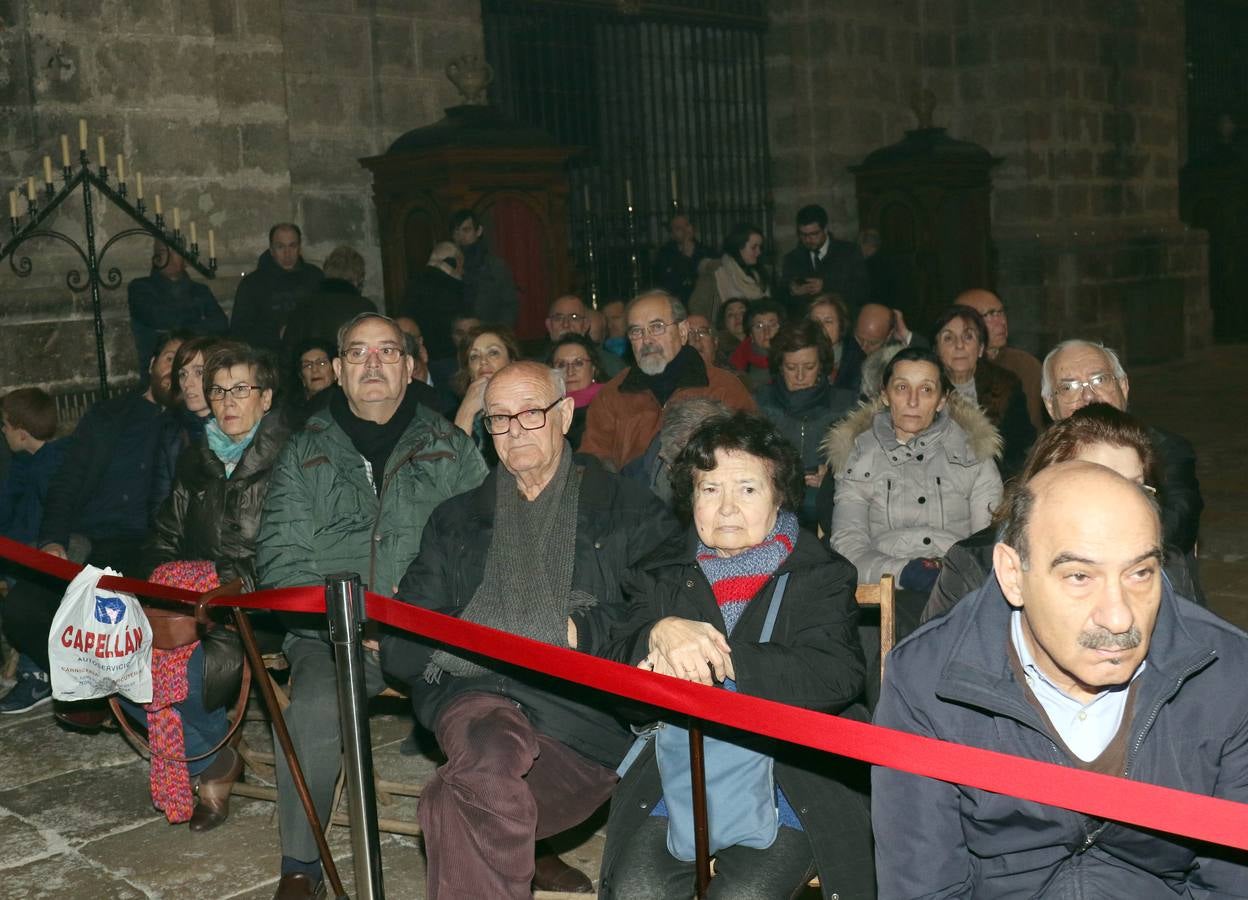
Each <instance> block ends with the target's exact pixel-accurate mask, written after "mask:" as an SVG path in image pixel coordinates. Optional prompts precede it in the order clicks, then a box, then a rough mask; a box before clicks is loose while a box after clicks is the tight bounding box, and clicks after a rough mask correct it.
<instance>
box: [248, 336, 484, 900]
mask: <svg viewBox="0 0 1248 900" xmlns="http://www.w3.org/2000/svg"><path fill="white" fill-rule="evenodd" d="M404 347H405V345H404V341H403V333H402V331H400V330H399V327H398V326H397V325H396V324H395V323H394V322H393V321H392V320H390V319H388V318H386V317H385V316H381V315H377V314H376V313H362V314H360V315H358V316H356V317H355V318H354V319H352V320H351V321H350V322H348V323H347V324H346V325H344V326H343V327H342V329H341V330H340V331H339V333H338V358H337V359H335V360H334V372H335V374H336V375H337V376H338V383H339V385H340V386H341V388H342V390H341V391H336V390H335V393H334V394H333V396H332V397H331V398H330V401H329V403H328V405H327V407H326V408H325V409H324V410H323V411H322V412H320V413H317V414H315V415H313V416H312V417H311V418H310V419H309V420H308V423H307V425H306V426H305V427H304V429H303V431H301V432H299V433H297V434H295V435H294V436H292V437H291V439H290V443H289V444H288V445H287V446H286V449H285V450H284V451H283V453H282V456H281V459H280V460H279V461H278V463H277V467H276V468H275V469H274V472H273V476H272V479H271V481H270V483H269V492H268V495H267V497H266V499H265V504H264V516H263V519H262V521H261V525H260V533H259V537H258V539H257V543H258V546H257V549H256V562H257V568H258V570H259V576H260V583H261V585H262V586H263V587H288V586H295V585H322V584H324V580H325V576H326V575H329V574H332V573H337V572H358V573H359V574H360V577H361V579H362V580H363V582H364V587H365V589H366V590H370V591H373V592H375V593H379V594H386V595H390V594H393V593H394V592H395V590H396V588H397V585H398V582H399V580H400V578H401V576H402V575H403V573H404V571H406V569H407V566H408V564H409V563H410V562H411V561H412V559H414V558H415V556H416V554H417V552H418V550H419V549H420V538H421V532H422V530H423V529H424V526H425V521H426V520H427V519H428V518H429V514H430V513H432V512H433V510H434V508H435V507H436V506H437V505H438V504H439V503H441V502H442V501H443V500H446V499H448V498H449V497H453V496H455V495H456V494H460V493H463V492H464V491H468V490H471V489H472V488H474V487H476V486H477V485H478V484H480V483H481V481H482V480H483V479H484V478H485V475H486V467H485V463H484V462H483V461H482V459H481V455H480V454H479V453H478V452H477V450H476V448H475V447H474V446H473V443H472V440H471V439H470V438H469V437H468V436H467V435H465V434H464V433H463V432H461V431H460V430H459V429H457V428H456V427H455V426H454V425H452V424H451V423H450V422H448V421H447V420H446V419H444V418H442V417H441V416H440V415H438V414H436V413H435V412H433V411H432V410H430V409H428V408H427V407H425V406H422V405H420V404H419V403H418V402H417V399H416V394H415V393H414V392H411V391H408V389H407V386H408V383H409V381H410V380H411V374H412V367H413V360H412V357H411V356H409V355H407V353H406V352H405V350H404ZM303 618H304V620H305V621H300V622H295V623H291V624H292V627H291V628H290V633H289V634H288V635H287V637H286V641H285V644H284V645H283V650H284V651H285V654H286V658H287V661H288V662H289V664H290V681H291V685H292V688H293V690H292V693H291V703H290V706H289V708H288V709H287V710H286V723H287V725H288V726H289V728H290V735H291V739H292V741H293V742H294V746H295V752H296V753H297V754H298V757H299V763H300V765H301V766H302V768H303V773H304V776H305V778H306V779H307V782H308V789H309V791H310V792H311V794H312V800H313V802H314V803H315V805H316V810H317V814H318V816H320V818H321V821H322V822H323V821H325V817H326V816H327V815H328V814H329V812H330V809H329V806H330V802H331V800H332V795H333V789H334V782H335V781H336V780H337V777H338V771H339V768H340V760H341V735H340V733H339V723H338V703H337V693H336V687H335V685H336V681H335V666H334V658H333V652H332V649H331V647H330V645H329V642H328V639H327V636H326V632H325V627H326V626H325V620H324V618H323V617H321V616H315V617H313V616H305V617H303ZM365 647H366V652H365V654H364V656H365V677H366V685H367V689H368V691H369V693H370V695H372V694H376V693H378V692H380V691H381V689H382V687H383V686H384V685H383V682H382V677H381V668H380V664H379V661H378V655H377V645H376V643H375V641H366V642H365ZM277 790H278V817H279V818H278V821H279V827H280V831H281V841H282V877H281V881H280V882H279V883H278V888H277V893H276V895H275V900H293V898H304V897H322V896H324V884H323V882H322V880H321V864H320V856H319V853H318V851H317V847H316V843H315V840H314V838H313V835H312V830H311V828H310V827H309V826H308V822H307V819H306V817H305V816H304V813H303V808H302V806H301V805H300V802H299V798H298V795H297V794H296V792H295V788H294V784H293V782H292V781H291V777H290V772H289V769H288V768H287V766H286V762H285V758H284V757H283V755H282V754H280V753H279V754H277Z"/></svg>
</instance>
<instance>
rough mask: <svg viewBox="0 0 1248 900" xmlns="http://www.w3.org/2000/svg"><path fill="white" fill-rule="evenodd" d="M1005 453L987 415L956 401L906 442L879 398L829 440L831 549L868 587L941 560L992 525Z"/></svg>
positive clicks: (953, 397)
mask: <svg viewBox="0 0 1248 900" xmlns="http://www.w3.org/2000/svg"><path fill="white" fill-rule="evenodd" d="M1000 448H1001V438H1000V436H999V435H998V434H997V431H996V429H995V428H993V427H992V425H991V424H989V422H988V420H987V418H985V416H984V414H983V413H982V412H980V411H979V409H978V408H976V407H974V406H972V405H971V404H970V403H967V402H965V401H963V400H962V398H961V397H959V396H957V395H950V397H949V400H948V403H947V404H946V406H945V409H944V410H942V411H941V412H940V413H938V414H937V416H936V419H935V421H934V422H933V423H932V425H931V427H930V428H928V429H927V430H926V431H924V432H923V433H922V434H920V435H918V436H917V437H915V438H914V439H912V440H911V441H910V442H909V443H908V444H902V443H900V442H898V440H897V437H896V434H895V432H894V430H893V424H892V418H891V416H890V414H889V411H888V409H887V408H885V407H884V406H883V404H882V403H881V402H880V401H876V403H874V404H870V405H864V406H861V407H859V409H858V410H857V411H856V412H854V413H851V414H850V416H849V417H848V418H846V419H845V420H844V421H843V422H841V423H840V424H839V425H837V426H835V427H833V428H832V429H831V431H829V432H828V436H827V438H826V439H825V440H824V451H825V454H826V457H827V460H828V467H829V470H830V471H832V472H834V473H835V474H836V501H835V504H836V505H835V506H834V507H833V510H832V538H831V540H832V549H833V550H835V551H836V552H837V553H840V554H841V555H842V556H844V557H845V558H846V559H848V560H849V561H850V562H851V563H853V564H854V565H855V566H856V567H857V569H858V581H859V583H860V584H870V583H872V582H876V581H879V580H880V576H881V575H885V574H888V575H893V576H897V575H900V574H901V570H902V569H904V568H905V566H906V563H907V562H909V561H910V560H912V559H918V558H921V557H930V558H939V557H941V556H943V555H944V553H945V551H946V550H948V549H949V548H950V547H951V546H953V544H954V543H956V542H957V541H960V540H961V539H962V538H964V537H967V536H968V535H970V534H973V533H974V532H976V531H978V530H979V529H981V528H984V527H986V526H987V525H988V523H989V522H990V521H991V519H992V511H993V509H995V508H996V506H997V504H998V503H1000V501H1001V476H1000V475H999V474H998V473H997V467H996V464H995V463H994V462H993V458H994V457H995V456H997V455H998V454H999V453H1000Z"/></svg>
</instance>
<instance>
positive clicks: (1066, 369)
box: [1040, 339, 1205, 603]
mask: <svg viewBox="0 0 1248 900" xmlns="http://www.w3.org/2000/svg"><path fill="white" fill-rule="evenodd" d="M1130 391H1131V383H1130V381H1129V380H1128V379H1127V373H1126V371H1125V370H1124V369H1123V368H1122V363H1121V362H1120V361H1119V360H1118V354H1117V353H1115V352H1114V351H1113V350H1111V349H1109V348H1108V347H1105V346H1103V345H1101V344H1098V343H1095V342H1094V341H1084V340H1077V339H1076V340H1069V341H1063V342H1062V343H1060V344H1058V345H1057V346H1056V347H1054V348H1053V349H1052V350H1050V351H1049V355H1048V356H1046V357H1045V358H1044V364H1043V372H1042V379H1041V382H1040V395H1041V397H1042V398H1043V399H1044V405H1045V408H1046V409H1048V411H1049V416H1050V417H1051V418H1052V419H1053V421H1054V422H1060V421H1062V420H1063V419H1065V418H1066V417H1068V416H1070V415H1071V414H1072V413H1074V412H1075V411H1076V410H1079V409H1083V407H1085V406H1088V405H1089V404H1092V403H1108V404H1109V405H1110V406H1112V407H1114V408H1115V409H1119V410H1122V411H1124V412H1125V411H1126V409H1127V395H1128V394H1129V393H1130ZM1148 433H1149V437H1151V438H1152V440H1153V449H1154V450H1156V451H1157V457H1158V462H1159V463H1160V468H1161V483H1160V484H1158V485H1157V488H1158V500H1159V502H1160V504H1161V524H1162V532H1163V534H1164V535H1165V544H1166V549H1167V552H1171V553H1173V552H1175V551H1177V552H1178V553H1180V554H1182V555H1184V556H1186V557H1187V566H1188V570H1189V571H1190V572H1191V575H1192V580H1193V581H1194V582H1195V587H1194V589H1195V593H1196V596H1195V597H1193V598H1192V599H1194V600H1197V601H1198V602H1201V603H1203V602H1204V597H1203V592H1202V591H1201V589H1200V579H1199V575H1198V572H1197V568H1196V538H1197V536H1198V533H1199V531H1200V513H1201V511H1202V510H1203V509H1204V508H1205V501H1204V499H1203V498H1202V497H1201V495H1200V482H1199V481H1198V480H1197V479H1196V450H1195V449H1194V448H1193V447H1192V445H1191V443H1190V442H1189V441H1188V440H1187V439H1186V438H1184V437H1182V436H1181V435H1178V434H1175V433H1174V432H1172V431H1166V430H1164V429H1161V428H1157V427H1155V426H1151V425H1150V426H1149V428H1148Z"/></svg>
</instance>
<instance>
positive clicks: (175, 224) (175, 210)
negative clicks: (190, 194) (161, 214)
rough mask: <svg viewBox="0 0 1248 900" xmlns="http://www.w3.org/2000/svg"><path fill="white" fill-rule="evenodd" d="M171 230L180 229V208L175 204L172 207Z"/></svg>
mask: <svg viewBox="0 0 1248 900" xmlns="http://www.w3.org/2000/svg"><path fill="white" fill-rule="evenodd" d="M173 230H174V231H181V230H182V210H180V209H178V208H177V207H176V206H175V207H174V208H173Z"/></svg>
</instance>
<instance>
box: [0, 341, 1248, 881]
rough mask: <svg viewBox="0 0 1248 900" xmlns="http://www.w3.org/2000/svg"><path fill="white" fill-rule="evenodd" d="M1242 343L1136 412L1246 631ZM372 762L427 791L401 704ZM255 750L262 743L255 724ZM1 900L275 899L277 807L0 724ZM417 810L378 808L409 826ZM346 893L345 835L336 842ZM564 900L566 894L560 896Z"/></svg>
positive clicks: (396, 842)
mask: <svg viewBox="0 0 1248 900" xmlns="http://www.w3.org/2000/svg"><path fill="white" fill-rule="evenodd" d="M1243 352H1244V348H1243V347H1221V348H1218V349H1216V350H1214V351H1212V352H1210V353H1209V354H1206V355H1204V356H1202V357H1200V358H1199V359H1193V360H1189V361H1185V362H1180V363H1172V364H1167V365H1162V366H1154V367H1149V368H1145V369H1141V370H1138V371H1135V372H1133V373H1132V376H1131V388H1132V390H1131V404H1132V408H1133V410H1134V411H1135V412H1136V413H1137V414H1139V415H1140V416H1141V417H1143V418H1144V419H1145V420H1146V421H1149V422H1153V423H1156V424H1158V425H1160V426H1162V427H1165V428H1168V429H1171V430H1173V431H1177V432H1179V433H1181V434H1184V435H1185V436H1187V437H1188V438H1189V439H1190V440H1191V441H1192V442H1193V443H1194V444H1195V445H1196V448H1197V451H1198V454H1199V459H1200V469H1199V473H1200V479H1201V485H1202V488H1203V491H1204V496H1205V502H1206V507H1205V512H1204V518H1203V524H1202V529H1201V545H1200V557H1201V572H1202V576H1203V579H1204V583H1205V587H1206V590H1207V592H1208V594H1209V598H1210V605H1211V606H1212V607H1213V609H1214V610H1215V611H1217V612H1218V613H1219V614H1221V615H1222V616H1224V617H1226V618H1227V619H1229V620H1231V621H1232V622H1235V623H1236V624H1238V625H1239V626H1241V627H1248V478H1245V477H1244V475H1243V473H1240V472H1239V469H1238V464H1239V463H1240V462H1241V461H1242V460H1243V459H1244V458H1245V457H1246V456H1248V428H1246V427H1245V425H1244V424H1243V423H1245V422H1248V391H1246V390H1245V389H1244V387H1243V376H1242V365H1241V364H1240V359H1241V358H1242V357H1241V356H1240V354H1242V353H1243ZM372 726H373V743H374V748H375V754H376V760H377V767H378V770H379V772H380V773H382V775H383V777H385V778H388V779H392V780H410V781H415V782H423V780H424V779H425V778H427V777H428V775H429V773H430V772H431V771H432V766H433V763H432V762H431V761H430V760H429V759H426V758H423V757H415V758H410V757H403V756H401V755H399V753H398V744H399V741H400V740H401V739H402V738H403V736H404V734H405V733H406V730H407V727H408V725H407V722H406V720H405V719H404V717H403V716H402V715H401V714H400V713H398V712H396V711H395V710H394V709H393V707H392V708H391V709H390V711H389V712H385V711H383V712H381V713H380V714H378V715H375V716H374V717H373V719H372ZM246 728H247V739H248V740H249V741H250V742H251V743H252V744H253V745H267V744H268V741H267V738H266V734H265V729H264V728H263V726H262V725H260V724H259V723H255V724H251V723H249V724H248V725H247V726H246ZM0 760H2V762H0V900H19V898H20V900H34V898H55V900H79V898H81V900H125V898H168V900H175V898H176V900H183V898H221V900H223V898H239V900H267V898H269V897H271V896H272V893H273V887H274V884H275V883H276V871H275V869H276V862H277V860H278V858H279V851H278V843H277V830H276V826H275V824H274V822H273V819H272V806H271V804H268V803H264V802H261V801H255V800H248V799H241V798H240V799H236V800H235V801H234V805H233V812H232V814H231V816H230V820H229V821H228V822H227V823H226V824H225V825H224V826H222V827H221V828H219V829H217V830H216V831H214V832H211V833H209V834H206V835H202V836H194V835H192V834H191V833H190V832H189V831H188V830H187V829H186V827H185V826H170V825H167V824H166V823H165V821H164V819H163V817H161V816H160V815H159V814H157V813H155V812H154V811H153V810H152V807H151V805H150V802H149V799H148V794H147V789H146V781H147V768H146V765H145V764H144V763H142V762H141V761H140V760H139V759H138V758H137V757H136V756H135V754H134V753H133V752H132V751H131V750H130V748H129V747H128V746H127V745H126V744H125V742H124V741H123V740H122V739H121V738H120V737H119V736H117V735H115V734H114V735H110V734H104V735H99V736H94V737H88V736H83V735H76V734H70V733H67V732H64V731H62V730H61V729H60V728H58V726H57V725H56V724H54V722H53V720H52V717H51V715H50V713H49V712H48V711H47V710H46V708H45V709H44V710H41V711H37V712H35V713H32V714H28V715H24V716H9V717H4V718H3V719H2V720H0ZM414 802H415V801H412V800H402V801H400V802H399V803H398V805H397V807H393V808H386V807H383V809H382V814H383V815H395V814H397V815H398V816H399V817H405V816H406V817H410V816H412V814H413V809H412V806H413V804H414ZM331 844H332V846H333V849H334V852H335V856H336V858H337V859H338V860H339V863H340V869H341V872H342V877H343V880H344V883H345V884H346V886H347V890H348V892H353V891H354V886H353V884H352V881H351V879H352V872H351V857H350V845H349V840H348V834H347V832H346V830H345V829H343V828H335V829H334V830H333V831H332V833H331ZM381 845H382V855H383V861H384V867H385V868H384V880H385V889H386V895H387V897H389V898H391V900H417V898H422V897H423V896H424V866H423V859H422V855H421V851H420V848H419V846H418V841H417V839H414V838H409V837H400V836H395V835H383V836H382V844H381ZM601 850H602V836H601V833H600V832H599V831H595V830H594V828H592V827H590V828H587V829H586V830H585V832H584V833H583V834H582V835H579V836H576V837H574V838H573V839H572V840H570V841H569V845H568V847H567V850H566V853H565V857H566V858H567V859H569V861H571V862H573V863H574V864H577V865H580V866H582V867H583V868H584V869H585V870H586V871H587V872H590V873H591V874H592V875H594V876H596V875H597V868H598V865H599V861H600V859H601ZM552 896H558V895H552Z"/></svg>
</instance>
